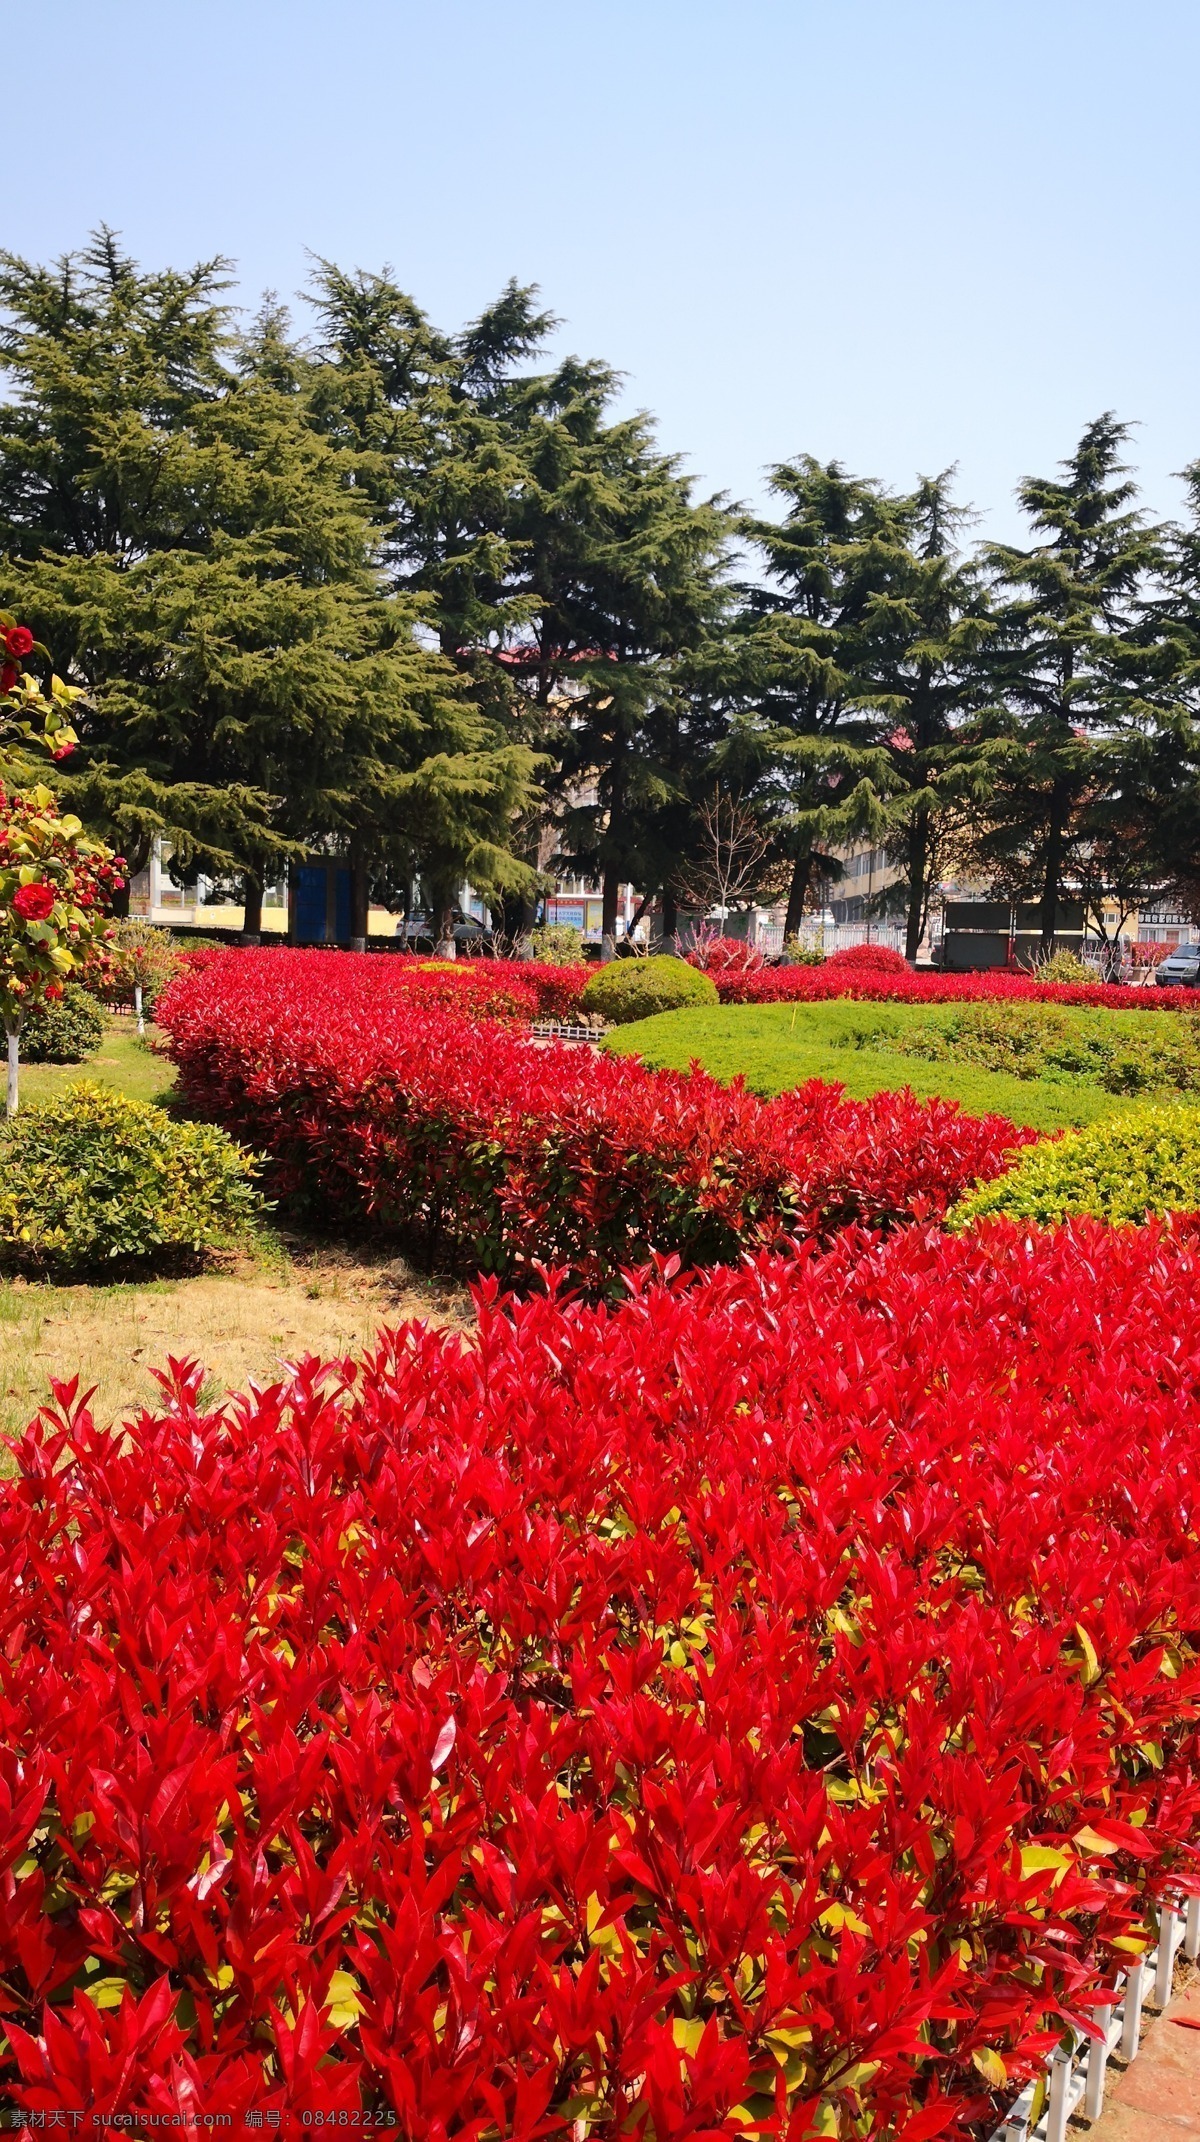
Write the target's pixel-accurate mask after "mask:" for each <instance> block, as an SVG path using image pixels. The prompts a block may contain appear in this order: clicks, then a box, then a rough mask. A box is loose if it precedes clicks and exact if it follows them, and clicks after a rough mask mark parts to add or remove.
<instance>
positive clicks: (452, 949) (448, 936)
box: [433, 900, 458, 959]
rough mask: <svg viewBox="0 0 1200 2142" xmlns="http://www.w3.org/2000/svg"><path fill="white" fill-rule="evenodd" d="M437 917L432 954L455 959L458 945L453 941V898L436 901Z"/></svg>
mask: <svg viewBox="0 0 1200 2142" xmlns="http://www.w3.org/2000/svg"><path fill="white" fill-rule="evenodd" d="M437 918H438V924H437V933H436V936H435V938H434V945H433V956H434V958H435V959H456V958H457V956H458V946H457V945H456V943H455V941H454V902H453V900H444V901H440V902H439V903H438V909H437Z"/></svg>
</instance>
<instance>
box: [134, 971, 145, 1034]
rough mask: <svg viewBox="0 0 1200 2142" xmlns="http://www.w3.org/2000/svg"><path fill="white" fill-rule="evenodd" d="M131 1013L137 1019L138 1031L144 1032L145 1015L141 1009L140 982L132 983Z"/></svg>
mask: <svg viewBox="0 0 1200 2142" xmlns="http://www.w3.org/2000/svg"><path fill="white" fill-rule="evenodd" d="M133 1014H134V1017H135V1019H136V1020H137V1030H138V1033H139V1034H144V1033H145V1031H146V1015H145V1012H144V1011H143V1009H142V985H141V983H140V982H135V983H134V985H133Z"/></svg>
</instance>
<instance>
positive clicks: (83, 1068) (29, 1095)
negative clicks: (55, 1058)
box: [21, 1018, 175, 1106]
mask: <svg viewBox="0 0 1200 2142" xmlns="http://www.w3.org/2000/svg"><path fill="white" fill-rule="evenodd" d="M154 1039H155V1034H154V1029H153V1027H151V1028H150V1029H149V1032H148V1034H147V1037H146V1039H145V1041H142V1040H140V1039H139V1037H138V1033H137V1029H136V1027H135V1025H134V1022H133V1020H132V1019H115V1018H114V1019H110V1020H109V1022H108V1027H107V1031H106V1032H105V1036H104V1039H103V1041H102V1042H101V1044H100V1047H99V1048H98V1049H97V1051H96V1054H95V1055H94V1056H89V1057H88V1060H87V1062H86V1063H83V1064H22V1065H21V1102H22V1105H23V1106H24V1104H25V1103H27V1102H33V1101H48V1100H50V1099H52V1098H53V1096H54V1095H55V1094H56V1093H61V1092H62V1090H63V1087H64V1086H71V1085H74V1084H75V1082H76V1081H77V1080H78V1079H81V1078H89V1079H92V1080H93V1081H94V1082H95V1084H96V1085H97V1086H113V1087H115V1088H116V1090H117V1092H118V1093H127V1094H129V1095H130V1097H131V1099H133V1100H135V1101H161V1100H162V1098H163V1095H164V1094H166V1093H168V1092H169V1091H170V1089H171V1086H172V1085H173V1083H174V1079H175V1068H174V1065H173V1064H169V1063H168V1062H167V1059H166V1057H165V1056H156V1055H155V1053H154V1050H153V1049H152V1047H151V1046H150V1044H151V1042H152V1041H153V1040H154Z"/></svg>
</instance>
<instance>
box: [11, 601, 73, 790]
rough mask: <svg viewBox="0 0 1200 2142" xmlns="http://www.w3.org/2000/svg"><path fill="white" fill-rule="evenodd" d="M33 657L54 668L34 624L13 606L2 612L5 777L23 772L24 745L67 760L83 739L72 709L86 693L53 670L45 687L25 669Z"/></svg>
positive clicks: (48, 668) (47, 666)
mask: <svg viewBox="0 0 1200 2142" xmlns="http://www.w3.org/2000/svg"><path fill="white" fill-rule="evenodd" d="M31 657H32V658H33V659H35V660H36V661H38V662H40V663H41V664H42V665H43V667H44V668H45V669H46V670H50V668H51V664H50V657H49V654H48V653H47V651H46V649H45V648H44V647H42V646H41V645H40V644H39V642H38V641H37V640H35V638H34V636H33V634H32V632H31V631H30V629H29V627H28V625H22V624H20V623H19V622H18V620H17V619H16V618H15V617H14V616H13V614H12V612H11V611H10V610H0V775H2V776H3V777H4V778H5V779H12V778H13V776H14V771H15V772H17V773H18V774H19V773H20V771H21V770H22V768H23V762H24V756H25V752H24V748H23V747H28V746H33V747H34V748H35V749H36V748H40V749H42V750H45V751H48V752H50V754H51V756H52V757H54V758H56V759H65V758H69V757H70V755H71V753H72V752H73V751H74V749H75V747H76V745H77V743H78V741H79V739H78V737H77V736H76V734H75V730H74V729H73V727H72V725H71V711H72V708H73V707H74V706H75V704H76V703H77V701H78V700H80V699H81V698H82V697H83V693H82V691H81V690H80V688H79V686H78V685H71V684H64V683H63V681H62V678H61V677H57V676H54V675H53V674H51V676H50V679H49V685H48V688H47V689H43V687H42V685H41V684H39V682H38V679H37V677H36V676H35V675H34V674H33V672H32V671H30V670H28V669H25V668H24V667H23V664H25V663H26V662H28V661H29V660H30V658H31ZM14 747H15V751H14Z"/></svg>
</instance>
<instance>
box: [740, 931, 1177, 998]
mask: <svg viewBox="0 0 1200 2142" xmlns="http://www.w3.org/2000/svg"><path fill="white" fill-rule="evenodd" d="M854 949H856V950H857V947H855V948H854ZM896 957H897V958H899V954H897V955H896ZM901 969H903V971H901ZM713 980H714V982H715V983H716V986H717V992H718V994H719V996H720V998H721V1002H722V1003H723V1004H775V1003H791V1002H793V1001H797V1002H799V1003H817V1002H820V1001H822V1000H823V999H825V998H827V997H860V998H864V999H867V998H873V999H875V1000H876V1001H879V1002H883V1001H887V1002H889V1003H896V1004H964V1003H966V1004H974V1003H979V1002H981V1001H982V1002H988V1001H990V1000H994V999H995V998H997V997H1002V998H1007V999H1020V1000H1022V1001H1023V1002H1025V1003H1038V1002H1040V1003H1042V1004H1080V1005H1087V1006H1090V1007H1092V1008H1094V1009H1098V1010H1101V1011H1190V1012H1200V990H1196V989H1159V988H1149V989H1130V988H1122V987H1120V986H1118V985H1117V984H1115V983H1107V982H1035V981H1034V980H1033V979H1032V977H1031V976H1030V975H1027V974H1010V973H1008V972H1007V971H1006V970H1005V969H1004V968H993V969H991V971H990V972H988V973H984V974H941V973H935V972H934V971H932V970H931V969H926V968H922V969H920V970H917V969H916V968H913V967H910V966H909V965H908V963H907V961H904V960H901V962H900V967H892V966H891V965H890V964H889V965H888V966H886V967H881V966H879V965H878V964H877V963H876V962H874V961H870V962H868V961H862V962H848V961H847V959H846V957H845V955H843V954H842V953H840V952H839V953H835V954H834V956H833V958H832V959H827V960H823V961H822V963H821V965H820V966H819V967H761V968H759V969H758V971H757V972H756V973H751V974H737V973H729V974H720V973H714V975H713Z"/></svg>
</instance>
